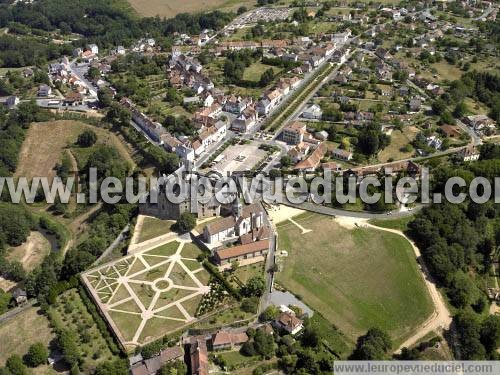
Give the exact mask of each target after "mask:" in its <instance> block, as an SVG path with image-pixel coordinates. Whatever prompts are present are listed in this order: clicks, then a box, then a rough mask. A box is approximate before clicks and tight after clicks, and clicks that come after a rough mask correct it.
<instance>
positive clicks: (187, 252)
mask: <svg viewBox="0 0 500 375" xmlns="http://www.w3.org/2000/svg"><path fill="white" fill-rule="evenodd" d="M201 253H202V252H201V250H200V248H199V247H198V246H196V245H195V244H194V243H186V244H184V247H183V248H182V251H181V255H182V257H183V258H193V259H196V257H197V256H198V255H200V254H201Z"/></svg>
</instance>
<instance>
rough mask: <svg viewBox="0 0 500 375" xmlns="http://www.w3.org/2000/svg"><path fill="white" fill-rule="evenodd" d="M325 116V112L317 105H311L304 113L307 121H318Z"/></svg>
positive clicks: (303, 115)
mask: <svg viewBox="0 0 500 375" xmlns="http://www.w3.org/2000/svg"><path fill="white" fill-rule="evenodd" d="M322 115H323V111H322V110H321V108H320V106H319V105H317V104H313V105H311V106H310V107H309V108H306V110H305V111H304V112H302V117H304V118H307V119H316V120H319V119H320V118H321V116H322Z"/></svg>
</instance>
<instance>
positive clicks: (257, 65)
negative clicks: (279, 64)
mask: <svg viewBox="0 0 500 375" xmlns="http://www.w3.org/2000/svg"><path fill="white" fill-rule="evenodd" d="M268 69H272V70H273V72H274V74H275V75H276V74H278V73H279V72H280V71H281V70H282V69H280V68H276V67H274V66H271V65H266V64H262V63H261V62H260V61H257V62H254V63H253V64H252V65H250V66H249V67H248V68H246V69H245V71H244V73H243V79H245V80H247V81H252V82H258V81H259V80H260V77H261V76H262V74H264V72H265V71H266V70H268Z"/></svg>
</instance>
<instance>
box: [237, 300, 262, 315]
mask: <svg viewBox="0 0 500 375" xmlns="http://www.w3.org/2000/svg"><path fill="white" fill-rule="evenodd" d="M258 307H259V299H258V298H257V297H251V298H244V299H243V301H241V310H243V311H244V312H247V313H252V314H255V313H256V312H257V308H258Z"/></svg>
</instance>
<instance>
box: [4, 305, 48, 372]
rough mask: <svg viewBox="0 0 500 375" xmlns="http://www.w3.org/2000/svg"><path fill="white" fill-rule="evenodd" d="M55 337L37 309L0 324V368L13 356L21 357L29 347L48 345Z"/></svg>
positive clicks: (31, 309) (30, 309)
mask: <svg viewBox="0 0 500 375" xmlns="http://www.w3.org/2000/svg"><path fill="white" fill-rule="evenodd" d="M54 337H55V335H54V333H53V332H52V329H51V328H50V326H49V321H48V320H47V318H46V317H45V316H44V315H42V314H41V312H40V310H39V309H38V308H37V307H31V308H29V309H27V310H25V311H23V312H22V313H20V314H19V315H17V316H16V317H15V318H13V319H11V320H9V321H7V322H5V323H2V324H0V342H1V344H0V347H1V348H2V350H0V367H1V366H4V365H5V361H6V360H7V358H9V357H10V356H11V355H13V354H18V355H19V356H21V357H22V356H23V355H24V354H26V353H27V352H28V348H29V347H30V345H32V344H34V343H36V342H41V343H43V344H47V346H48V344H49V343H50V342H51V341H52V339H54Z"/></svg>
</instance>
